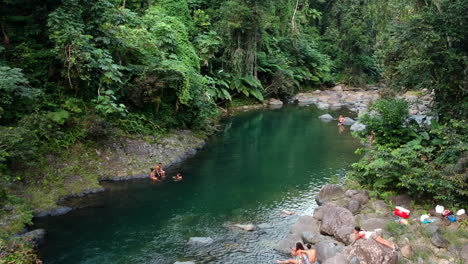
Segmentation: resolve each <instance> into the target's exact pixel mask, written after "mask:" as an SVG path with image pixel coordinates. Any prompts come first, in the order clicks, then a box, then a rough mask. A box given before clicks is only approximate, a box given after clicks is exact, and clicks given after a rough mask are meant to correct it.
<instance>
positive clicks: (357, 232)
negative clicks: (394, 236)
mask: <svg viewBox="0 0 468 264" xmlns="http://www.w3.org/2000/svg"><path fill="white" fill-rule="evenodd" d="M354 238H355V239H356V240H358V239H361V238H366V239H371V238H372V239H374V240H375V241H376V242H378V243H380V244H382V245H384V246H387V247H389V248H391V249H393V250H396V246H395V245H394V244H392V243H391V242H389V241H387V240H385V239H383V238H382V237H381V236H379V235H377V233H375V232H370V231H365V230H362V229H361V228H360V227H359V226H356V227H355V228H354Z"/></svg>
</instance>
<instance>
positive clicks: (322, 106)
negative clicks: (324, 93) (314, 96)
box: [317, 102, 330, 110]
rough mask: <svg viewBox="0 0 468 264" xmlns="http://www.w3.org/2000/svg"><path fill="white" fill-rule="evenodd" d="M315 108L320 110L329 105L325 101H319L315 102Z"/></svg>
mask: <svg viewBox="0 0 468 264" xmlns="http://www.w3.org/2000/svg"><path fill="white" fill-rule="evenodd" d="M317 108H318V109H320V110H326V109H328V108H330V105H329V104H327V103H323V102H320V103H318V104H317Z"/></svg>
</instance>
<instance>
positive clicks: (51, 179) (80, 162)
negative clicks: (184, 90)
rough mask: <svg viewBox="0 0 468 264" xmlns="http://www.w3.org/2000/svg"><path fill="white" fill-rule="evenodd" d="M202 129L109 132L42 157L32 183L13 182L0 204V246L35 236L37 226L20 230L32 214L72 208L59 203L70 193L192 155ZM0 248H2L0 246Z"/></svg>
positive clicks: (88, 190)
mask: <svg viewBox="0 0 468 264" xmlns="http://www.w3.org/2000/svg"><path fill="white" fill-rule="evenodd" d="M205 138H206V135H204V134H196V133H194V132H191V131H188V130H178V131H172V132H170V133H168V134H166V135H165V136H162V137H161V138H154V137H141V136H135V137H123V136H119V137H117V136H113V137H109V138H107V139H101V140H99V141H98V142H93V143H89V142H88V143H86V142H82V143H78V144H75V145H74V146H72V147H71V148H69V149H67V150H64V152H62V153H61V154H59V155H48V156H47V157H45V159H44V162H43V163H42V166H41V169H40V170H34V173H36V174H38V175H41V181H40V182H38V184H34V185H33V184H31V185H27V186H16V187H15V189H14V190H13V194H14V195H15V197H16V198H14V199H12V200H10V203H8V204H5V205H3V208H2V210H1V214H0V230H1V232H0V240H1V241H0V247H3V246H4V245H5V244H7V243H9V242H7V241H8V240H9V238H8V237H12V236H13V235H15V234H20V235H18V236H16V237H21V236H22V235H25V240H26V241H29V240H31V238H30V236H31V234H32V235H33V237H34V239H32V240H36V241H35V243H39V242H40V238H41V237H42V236H43V233H42V232H39V233H38V232H33V233H29V234H28V233H25V232H26V231H27V230H26V229H25V226H26V225H29V224H31V223H32V219H33V217H44V216H55V215H60V214H65V213H68V212H69V211H70V210H72V209H73V208H70V207H67V206H63V205H62V204H63V202H64V201H66V200H67V199H69V198H71V197H82V196H84V195H88V194H92V193H97V192H101V191H103V190H104V188H103V187H102V186H101V185H100V182H101V181H121V180H128V179H133V178H145V177H147V175H148V173H149V168H151V167H153V166H154V165H155V164H156V163H158V162H161V163H163V164H164V166H165V168H170V167H171V166H172V165H174V164H177V163H180V162H181V161H183V160H184V159H186V158H188V157H190V156H192V155H194V154H195V153H196V152H197V150H198V149H200V148H202V147H203V145H204V144H205ZM2 249H3V248H2Z"/></svg>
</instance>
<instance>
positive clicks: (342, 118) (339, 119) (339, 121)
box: [338, 115, 346, 126]
mask: <svg viewBox="0 0 468 264" xmlns="http://www.w3.org/2000/svg"><path fill="white" fill-rule="evenodd" d="M345 121H346V119H345V118H344V117H343V116H342V115H340V117H338V126H342V125H344V122H345Z"/></svg>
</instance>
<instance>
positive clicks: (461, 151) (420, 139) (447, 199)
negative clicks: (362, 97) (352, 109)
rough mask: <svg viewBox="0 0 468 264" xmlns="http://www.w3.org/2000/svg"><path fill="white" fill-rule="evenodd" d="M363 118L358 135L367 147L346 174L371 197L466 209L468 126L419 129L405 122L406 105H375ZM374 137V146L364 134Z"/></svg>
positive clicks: (390, 101)
mask: <svg viewBox="0 0 468 264" xmlns="http://www.w3.org/2000/svg"><path fill="white" fill-rule="evenodd" d="M371 111H372V112H370V113H372V114H365V115H364V116H363V117H362V122H364V123H365V124H366V125H367V127H366V130H364V131H361V132H357V133H356V136H358V137H360V138H361V139H362V141H363V143H365V144H369V145H368V147H367V148H362V149H359V150H358V151H357V152H358V153H362V152H364V153H365V155H364V157H363V158H362V159H361V160H359V162H357V163H354V164H353V171H351V173H350V174H349V177H350V179H351V180H356V181H357V182H359V183H360V184H362V185H363V186H366V187H368V188H370V189H372V190H373V191H375V192H376V193H381V194H384V193H386V192H395V193H401V192H405V193H409V194H411V195H413V196H414V197H418V198H420V199H421V200H423V201H426V202H427V201H431V200H434V201H437V202H443V203H444V204H453V205H455V204H458V205H460V206H462V207H463V206H466V205H467V202H466V201H468V135H467V134H466V131H467V129H468V123H467V122H466V121H465V120H463V121H457V120H450V121H449V122H447V123H446V124H443V125H442V124H439V122H437V121H436V120H434V119H433V120H432V121H431V122H430V123H429V122H427V121H426V122H425V123H423V124H421V125H419V124H418V123H416V122H415V121H414V120H411V119H408V109H407V103H406V102H405V101H402V100H397V99H388V100H380V101H378V102H376V103H375V104H374V105H373V106H372V107H371ZM372 133H373V134H374V137H375V138H374V140H373V142H370V139H369V135H371V134H372Z"/></svg>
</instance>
